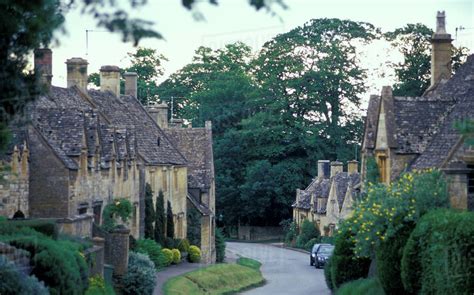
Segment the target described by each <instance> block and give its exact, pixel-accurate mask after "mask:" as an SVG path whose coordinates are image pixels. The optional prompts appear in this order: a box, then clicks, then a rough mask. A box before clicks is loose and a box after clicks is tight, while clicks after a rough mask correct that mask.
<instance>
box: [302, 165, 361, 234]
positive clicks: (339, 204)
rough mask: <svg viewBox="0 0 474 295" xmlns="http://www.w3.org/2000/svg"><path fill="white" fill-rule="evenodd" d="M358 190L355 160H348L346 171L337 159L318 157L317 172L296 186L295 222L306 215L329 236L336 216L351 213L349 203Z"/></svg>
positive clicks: (341, 217)
mask: <svg viewBox="0 0 474 295" xmlns="http://www.w3.org/2000/svg"><path fill="white" fill-rule="evenodd" d="M359 190H360V174H359V172H358V162H357V161H349V162H348V164H347V172H344V171H343V164H342V163H341V162H338V161H334V162H331V163H330V162H329V161H328V160H319V161H318V175H317V177H316V178H314V179H313V181H312V182H311V183H310V184H309V185H308V187H307V188H306V189H304V190H300V189H297V190H296V201H295V202H294V203H293V220H294V221H295V222H296V223H297V224H298V225H301V223H302V222H303V221H304V220H305V219H308V220H309V221H311V222H314V223H315V224H316V225H317V226H318V228H319V231H320V232H321V234H322V235H325V236H332V234H333V232H334V229H335V228H336V227H337V224H338V223H339V221H340V220H342V219H346V218H348V217H350V216H351V214H352V205H353V203H354V199H355V197H356V194H358V193H359Z"/></svg>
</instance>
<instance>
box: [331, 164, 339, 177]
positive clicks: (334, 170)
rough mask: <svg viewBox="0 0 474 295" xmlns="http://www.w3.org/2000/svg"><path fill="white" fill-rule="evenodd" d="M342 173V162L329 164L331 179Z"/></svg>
mask: <svg viewBox="0 0 474 295" xmlns="http://www.w3.org/2000/svg"><path fill="white" fill-rule="evenodd" d="M341 172H342V162H339V161H334V162H331V177H334V176H336V175H337V174H338V173H341Z"/></svg>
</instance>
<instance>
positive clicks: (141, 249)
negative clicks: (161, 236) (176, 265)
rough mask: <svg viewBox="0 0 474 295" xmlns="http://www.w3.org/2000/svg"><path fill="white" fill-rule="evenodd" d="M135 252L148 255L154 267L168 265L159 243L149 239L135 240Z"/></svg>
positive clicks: (158, 267) (159, 267)
mask: <svg viewBox="0 0 474 295" xmlns="http://www.w3.org/2000/svg"><path fill="white" fill-rule="evenodd" d="M135 252H138V253H143V254H146V255H148V257H150V259H151V261H153V264H154V265H155V268H156V269H161V268H163V267H166V266H168V265H169V263H168V259H167V257H166V256H165V255H164V254H163V252H162V249H161V246H160V244H158V243H156V242H155V241H154V240H151V239H140V240H138V241H137V242H136V245H135Z"/></svg>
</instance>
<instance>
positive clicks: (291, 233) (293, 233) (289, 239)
mask: <svg viewBox="0 0 474 295" xmlns="http://www.w3.org/2000/svg"><path fill="white" fill-rule="evenodd" d="M297 235H298V224H297V223H296V222H295V221H293V222H292V223H291V224H290V225H289V226H288V230H287V231H286V234H285V245H287V246H290V247H293V246H295V239H296V237H297Z"/></svg>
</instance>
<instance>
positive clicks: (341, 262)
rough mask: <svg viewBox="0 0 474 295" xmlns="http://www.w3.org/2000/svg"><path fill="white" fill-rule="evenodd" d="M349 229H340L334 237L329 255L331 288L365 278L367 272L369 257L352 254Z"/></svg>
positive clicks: (352, 244)
mask: <svg viewBox="0 0 474 295" xmlns="http://www.w3.org/2000/svg"><path fill="white" fill-rule="evenodd" d="M351 238H352V235H351V232H350V231H347V230H341V232H340V233H339V234H338V235H337V237H336V239H335V247H334V252H333V255H332V256H331V280H332V285H333V289H337V288H339V286H341V285H342V284H344V283H346V282H349V281H353V280H357V279H359V278H366V277H367V274H368V273H369V267H370V259H369V258H367V257H356V255H355V254H354V249H353V246H354V243H353V242H352V239H351Z"/></svg>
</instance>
